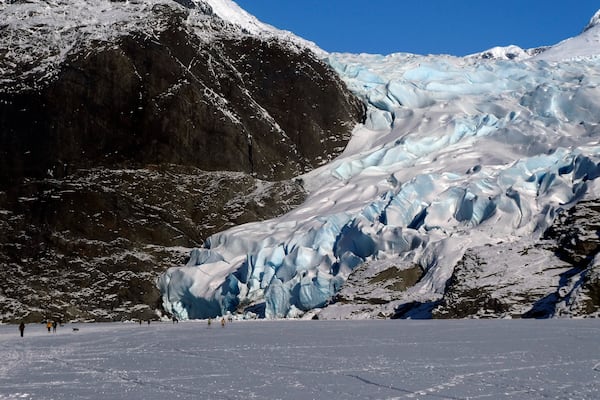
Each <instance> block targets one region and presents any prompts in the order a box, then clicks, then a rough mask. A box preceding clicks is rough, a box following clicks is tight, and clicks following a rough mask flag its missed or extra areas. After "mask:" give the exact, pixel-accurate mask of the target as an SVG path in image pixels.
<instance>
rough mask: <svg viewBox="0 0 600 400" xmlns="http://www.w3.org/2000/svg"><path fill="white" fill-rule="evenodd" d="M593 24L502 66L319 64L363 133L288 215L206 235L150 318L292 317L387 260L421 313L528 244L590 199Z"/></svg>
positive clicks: (597, 111) (345, 59)
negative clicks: (503, 251)
mask: <svg viewBox="0 0 600 400" xmlns="http://www.w3.org/2000/svg"><path fill="white" fill-rule="evenodd" d="M598 20H599V18H598V14H596V16H594V18H592V21H591V22H590V25H588V27H586V30H585V31H584V32H583V33H582V34H581V35H580V36H578V37H575V38H571V39H569V40H566V41H563V42H561V43H559V44H557V45H556V46H553V47H550V48H549V49H546V50H544V51H541V52H539V53H538V52H533V51H532V52H527V54H526V55H525V54H524V53H520V56H519V57H517V58H515V59H510V60H507V59H500V58H494V57H492V58H489V59H482V58H478V57H472V56H467V57H464V58H459V57H452V56H445V55H443V56H439V55H437V56H436V55H427V56H422V55H415V54H407V53H397V54H391V55H387V56H383V55H370V54H337V53H332V54H321V56H322V57H323V58H324V60H325V61H326V62H327V63H328V64H329V65H330V66H331V67H332V68H333V69H334V70H335V71H337V72H338V74H339V75H340V76H341V77H342V78H343V80H344V81H345V82H346V84H347V85H348V87H349V88H350V89H351V90H352V91H353V92H354V93H355V94H356V95H357V96H359V97H360V98H361V99H362V100H363V101H364V102H365V104H366V105H367V107H368V117H367V120H366V121H365V123H364V124H362V125H360V126H357V127H355V128H354V131H353V136H352V139H351V141H350V143H349V144H348V146H347V148H346V149H345V151H344V152H343V154H342V155H341V156H340V157H338V158H337V159H336V160H334V161H333V162H331V163H330V164H328V165H326V166H323V167H321V168H319V169H317V170H315V171H312V172H310V173H308V174H305V175H303V176H300V177H298V179H299V180H301V181H302V182H303V184H304V185H305V187H306V189H307V190H308V191H309V193H310V195H309V197H308V199H307V200H306V202H305V203H304V204H303V205H301V206H300V207H298V208H297V209H295V210H293V211H291V212H289V213H288V214H286V215H283V216H281V217H279V218H276V219H273V220H269V221H264V222H259V223H250V224H245V225H242V226H238V227H234V228H232V229H230V230H227V231H225V232H221V233H218V234H215V235H213V236H211V237H210V238H208V239H207V240H206V242H205V244H204V246H203V247H202V248H198V249H194V250H193V251H192V253H191V255H190V260H189V262H188V263H187V265H185V266H178V267H172V268H170V269H169V270H168V271H166V272H165V273H164V274H163V275H162V276H160V277H159V279H158V286H159V288H160V290H161V293H162V298H163V305H164V307H165V310H166V311H167V312H169V313H172V314H174V315H176V316H177V317H178V318H180V319H196V318H208V317H214V316H217V315H225V314H227V313H230V312H240V311H243V310H254V311H257V312H258V313H259V314H260V315H262V316H264V317H266V318H282V317H296V316H299V315H302V314H303V313H304V312H308V311H310V310H313V309H318V308H321V307H324V306H326V305H327V304H328V303H329V302H330V300H331V298H332V296H334V295H335V293H336V292H337V291H338V290H339V289H340V287H341V286H342V285H343V283H344V282H345V280H346V279H347V278H348V276H349V275H350V273H351V272H352V271H353V270H355V269H356V268H357V267H358V266H359V265H361V264H363V263H365V262H374V261H381V262H385V261H386V260H394V261H397V262H398V263H401V264H404V265H417V266H419V267H420V268H421V269H422V270H423V272H424V276H423V278H422V279H420V280H419V282H418V283H417V284H416V285H415V286H413V287H411V288H409V289H408V290H407V292H406V294H405V301H407V302H408V301H421V302H423V301H435V300H436V299H439V298H440V297H441V296H442V294H443V292H444V288H445V285H446V282H447V281H448V279H449V278H450V276H451V275H452V271H453V269H454V267H455V265H456V263H457V262H458V260H460V258H461V257H462V256H463V254H464V253H465V251H467V250H468V249H469V248H473V247H477V246H483V245H486V244H498V243H507V242H508V243H510V242H518V241H520V240H522V239H523V238H529V239H531V238H534V239H535V238H536V237H540V235H541V234H542V233H543V232H544V231H545V230H546V228H548V227H549V226H550V225H551V224H552V222H553V221H554V218H555V216H556V215H557V213H559V212H561V211H562V210H565V209H568V208H569V207H571V206H573V205H574V204H576V203H578V202H579V201H582V200H585V199H591V198H598V196H599V195H600V186H599V180H598V179H597V178H598V177H600V142H599V141H598V138H599V134H600V128H599V125H598V124H599V123H600V57H599V56H600V28H599V27H598V24H597V23H596V22H594V21H598ZM496 52H497V51H496Z"/></svg>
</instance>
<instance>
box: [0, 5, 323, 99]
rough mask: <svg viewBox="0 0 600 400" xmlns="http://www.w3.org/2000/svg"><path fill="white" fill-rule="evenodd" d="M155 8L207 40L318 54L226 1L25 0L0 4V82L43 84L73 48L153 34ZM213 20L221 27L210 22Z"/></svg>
mask: <svg viewBox="0 0 600 400" xmlns="http://www.w3.org/2000/svg"><path fill="white" fill-rule="evenodd" d="M184 3H185V4H187V3H189V4H187V5H188V6H187V7H186V6H184V5H183V4H184ZM160 7H169V8H171V9H172V10H178V11H180V12H185V13H187V15H188V17H187V21H186V22H187V28H188V29H192V30H194V31H195V33H196V35H197V36H198V37H199V38H201V39H202V40H205V41H207V42H210V41H211V40H213V39H215V38H219V37H221V36H223V35H228V36H229V37H235V36H244V35H248V34H251V35H254V36H255V37H260V38H262V39H264V40H268V39H277V40H280V41H282V42H283V43H289V44H290V50H292V51H303V50H304V49H307V48H309V49H311V50H312V51H314V52H315V53H316V54H318V55H320V56H322V55H323V51H322V50H320V49H319V48H318V47H317V46H316V45H315V44H314V43H312V42H309V41H306V40H304V39H301V38H299V37H297V36H295V35H293V34H292V33H291V32H286V31H281V30H278V29H276V28H274V27H272V26H269V25H267V24H263V23H261V22H260V21H258V20H257V19H256V18H255V17H253V16H251V15H250V14H248V13H246V12H245V11H244V10H242V9H241V8H240V7H239V6H237V4H235V3H234V2H233V1H231V0H190V1H189V2H185V1H175V0H143V1H109V0H86V1H66V0H30V1H27V2H18V3H13V4H2V5H1V6H0V16H1V17H2V23H1V24H0V32H1V34H2V40H0V54H2V56H3V61H2V62H1V63H0V84H2V86H3V87H5V88H6V87H10V84H11V82H13V81H14V80H16V78H19V79H20V80H23V77H26V76H33V77H35V78H34V79H35V81H36V82H43V81H45V80H47V79H48V78H49V77H52V76H53V75H54V74H55V73H56V70H57V68H58V66H59V65H60V63H61V62H63V61H64V60H65V59H66V57H67V56H68V55H69V54H72V53H73V52H74V51H75V50H78V49H86V48H89V49H93V48H98V46H111V45H112V44H113V43H114V41H115V40H116V39H117V38H118V37H120V36H123V35H129V34H132V33H138V34H142V35H146V36H149V37H153V36H156V35H158V34H160V32H161V31H163V30H164V29H165V27H166V25H165V19H164V18H163V16H162V15H161V8H160ZM215 18H217V19H218V20H219V21H220V24H221V25H222V26H217V27H215V24H211V21H213V20H214V19H215ZM217 25H218V23H217ZM82 51H83V50H82ZM36 82H34V83H33V85H35V84H36Z"/></svg>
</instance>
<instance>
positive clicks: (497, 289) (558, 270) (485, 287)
mask: <svg viewBox="0 0 600 400" xmlns="http://www.w3.org/2000/svg"><path fill="white" fill-rule="evenodd" d="M509 247H510V248H506V246H504V247H501V246H497V248H498V249H500V250H499V251H498V252H499V253H502V252H504V251H507V252H508V253H509V254H506V257H512V258H513V259H516V258H515V256H516V255H517V254H519V255H518V257H519V259H520V260H521V264H520V265H518V267H517V269H516V270H514V271H511V270H509V269H508V267H507V269H506V271H505V272H504V273H503V275H500V274H499V272H498V271H496V272H495V274H496V277H495V282H494V285H490V281H489V280H487V278H488V277H489V276H490V272H489V271H488V270H487V267H486V266H487V264H488V263H492V262H495V263H497V262H498V260H486V259H481V258H480V257H478V256H477V255H476V254H474V253H473V252H471V251H467V253H465V255H464V256H463V259H462V260H461V261H460V262H459V263H458V264H457V266H456V268H455V270H454V273H453V275H452V277H451V278H450V280H449V281H448V284H447V288H446V292H445V293H444V297H443V299H442V300H441V301H440V302H439V304H436V305H435V307H434V308H433V310H432V315H431V316H432V317H434V318H465V317H470V316H475V315H477V316H479V317H486V316H487V317H497V316H503V315H510V316H512V317H518V318H549V317H553V316H583V315H597V314H598V313H599V312H600V301H599V299H600V297H599V296H598V293H600V285H599V283H600V279H599V278H600V266H599V265H598V262H597V261H596V256H597V255H598V252H599V251H600V205H599V204H598V203H597V202H595V201H584V202H581V203H579V204H577V205H576V206H574V207H573V208H571V209H569V210H567V211H565V212H563V213H561V214H559V215H558V216H557V218H556V220H555V221H554V223H553V225H552V226H551V227H550V228H549V229H548V230H547V231H546V232H545V234H544V237H543V240H541V241H540V242H539V243H538V244H537V245H536V246H534V247H530V248H520V247H519V246H517V245H515V246H512V245H509ZM499 258H502V257H499ZM527 269H532V270H533V271H534V272H533V273H532V272H531V271H530V272H527V273H526V274H525V275H526V276H530V277H535V279H533V278H530V280H531V281H532V282H530V284H529V285H528V284H527V283H526V282H522V281H520V280H519V278H518V275H519V273H520V270H523V271H526V270H527ZM543 277H546V278H545V279H544V278H543ZM536 282H537V283H536Z"/></svg>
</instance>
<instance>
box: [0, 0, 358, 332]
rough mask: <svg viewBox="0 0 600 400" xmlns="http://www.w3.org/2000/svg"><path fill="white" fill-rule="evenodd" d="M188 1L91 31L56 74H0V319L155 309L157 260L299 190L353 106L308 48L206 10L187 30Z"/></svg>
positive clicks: (349, 122)
mask: <svg viewBox="0 0 600 400" xmlns="http://www.w3.org/2000/svg"><path fill="white" fill-rule="evenodd" d="M177 3H179V4H182V6H180V5H178V4H177ZM114 4H115V6H118V5H119V4H122V3H120V2H115V3H114ZM198 4H199V5H202V3H193V2H188V1H178V2H173V5H172V6H171V5H165V4H162V5H157V6H155V8H154V9H153V13H154V17H155V18H157V20H159V21H160V23H161V25H162V26H163V28H162V29H161V30H160V32H156V35H153V36H152V35H148V34H144V33H140V32H138V33H136V32H131V33H130V34H127V35H125V36H121V37H119V38H118V39H116V40H115V41H114V42H111V43H106V42H94V43H88V44H87V45H85V46H82V47H81V48H79V49H78V50H75V51H72V52H71V53H70V54H69V55H68V56H67V58H66V61H64V62H63V63H62V64H61V65H60V68H59V70H58V72H57V74H56V76H54V78H53V79H51V80H49V81H43V83H39V82H42V81H36V79H38V78H40V77H39V76H35V75H31V74H26V77H24V78H23V80H22V81H21V82H19V81H17V82H16V83H15V82H14V79H13V78H14V76H11V77H10V78H11V81H12V82H13V83H12V84H11V85H12V86H11V85H8V84H6V85H4V86H3V87H0V265H1V268H0V319H1V320H2V321H17V320H19V319H22V318H24V319H25V320H28V321H38V320H40V319H42V318H44V317H56V316H61V317H62V318H63V320H68V319H74V318H77V319H84V320H97V321H98V320H120V319H129V318H144V319H146V318H153V317H154V316H155V313H154V311H155V310H156V309H157V308H160V304H159V293H158V290H157V289H156V287H155V283H154V280H155V278H156V276H157V275H158V274H159V273H161V272H163V271H164V270H165V269H166V268H168V267H170V266H172V265H177V264H181V263H183V262H185V259H186V257H187V256H188V253H189V248H191V247H194V246H198V245H201V244H202V241H203V240H204V239H205V238H206V237H208V236H209V235H210V234H213V233H215V232H218V231H220V230H223V229H226V228H228V227H231V226H233V225H237V224H241V223H245V222H249V221H256V220H261V219H266V218H272V217H275V216H277V215H280V214H282V213H284V212H287V211H289V210H290V209H291V208H292V207H293V206H295V205H297V204H299V203H300V202H301V201H303V199H304V196H305V192H304V190H303V188H302V187H301V185H300V184H299V183H296V182H294V181H290V180H289V179H290V178H292V177H293V176H295V175H297V174H299V173H302V172H305V171H307V170H310V169H312V168H314V167H317V166H319V165H322V164H323V163H325V162H327V161H328V160H329V159H330V158H332V157H334V156H335V155H336V154H338V153H339V152H341V150H342V149H343V147H344V146H345V144H346V142H347V140H348V139H349V137H350V133H351V129H352V127H353V126H354V124H355V123H357V122H360V121H362V120H363V118H364V113H365V110H364V106H363V105H362V104H361V103H360V102H359V101H358V100H357V99H356V98H354V97H353V96H352V95H351V94H350V93H349V92H348V91H347V89H346V88H345V86H344V85H343V84H342V83H341V81H340V80H339V79H338V78H337V76H336V75H335V74H334V73H333V72H332V71H331V70H330V69H329V68H328V67H326V66H325V65H324V64H323V63H322V62H320V61H319V60H318V59H317V58H316V57H315V56H314V55H313V54H312V53H311V52H309V51H307V50H305V51H300V50H298V48H297V47H296V48H295V49H292V48H291V47H290V44H289V43H284V42H280V41H277V40H268V41H266V40H261V39H260V38H257V37H253V36H250V35H247V34H239V32H238V34H236V35H231V34H229V31H228V29H229V30H230V29H232V28H231V27H225V25H226V24H224V23H223V22H222V21H220V20H218V19H217V18H216V17H210V18H209V19H207V21H206V26H204V28H203V29H207V30H210V33H211V38H212V39H210V40H206V39H205V38H202V35H197V34H196V31H195V30H194V29H198V27H194V28H192V27H190V26H188V25H186V23H185V20H186V17H187V13H188V12H189V10H188V7H192V6H197V5H198ZM204 11H205V13H206V14H207V16H210V15H211V14H212V12H211V10H210V9H208V8H207V9H206V10H204ZM211 18H212V19H211ZM224 27H225V28H226V29H225V28H224ZM1 29H3V28H2V27H0V30H1ZM0 40H1V39H0ZM2 62H3V61H2V58H0V67H2V65H1V64H2ZM30 67H31V66H27V68H30ZM23 68H25V67H23ZM13 69H14V68H13ZM43 73H44V72H43V71H42V72H41V74H42V75H43ZM24 76H25V75H24ZM40 79H41V78H40ZM33 81H36V82H37V83H36V84H30V83H31V82H33ZM224 171H230V172H224ZM233 171H236V172H233Z"/></svg>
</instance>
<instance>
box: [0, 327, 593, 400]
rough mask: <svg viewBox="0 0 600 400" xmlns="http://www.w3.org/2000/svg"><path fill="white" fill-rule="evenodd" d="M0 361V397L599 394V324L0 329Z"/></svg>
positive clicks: (538, 396) (521, 396)
mask: <svg viewBox="0 0 600 400" xmlns="http://www.w3.org/2000/svg"><path fill="white" fill-rule="evenodd" d="M73 327H77V328H79V331H74V330H73V329H72V328H73ZM0 360H1V364H0V399H2V400H4V399H44V400H49V399H128V400H131V399H144V400H151V399H161V400H162V399H200V398H206V399H327V400H336V399H411V398H412V399H501V398H506V399H580V400H581V399H599V398H600V320H594V319H587V320H541V321H533V320H486V321H481V320H453V321H407V320H402V321H400V320H397V321H234V322H232V323H228V324H226V326H225V327H221V326H220V325H219V324H215V323H213V324H212V326H211V327H208V326H207V323H206V321H189V322H185V323H183V322H182V323H179V324H171V323H152V324H151V325H147V324H143V325H138V324H131V323H129V324H122V323H111V324H77V325H76V324H69V325H65V326H64V327H59V328H58V331H57V333H48V332H47V331H46V329H45V326H44V325H41V324H40V325H37V324H36V325H33V324H31V325H28V326H27V327H26V329H25V337H24V338H21V337H19V334H18V329H17V326H14V325H0Z"/></svg>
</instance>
